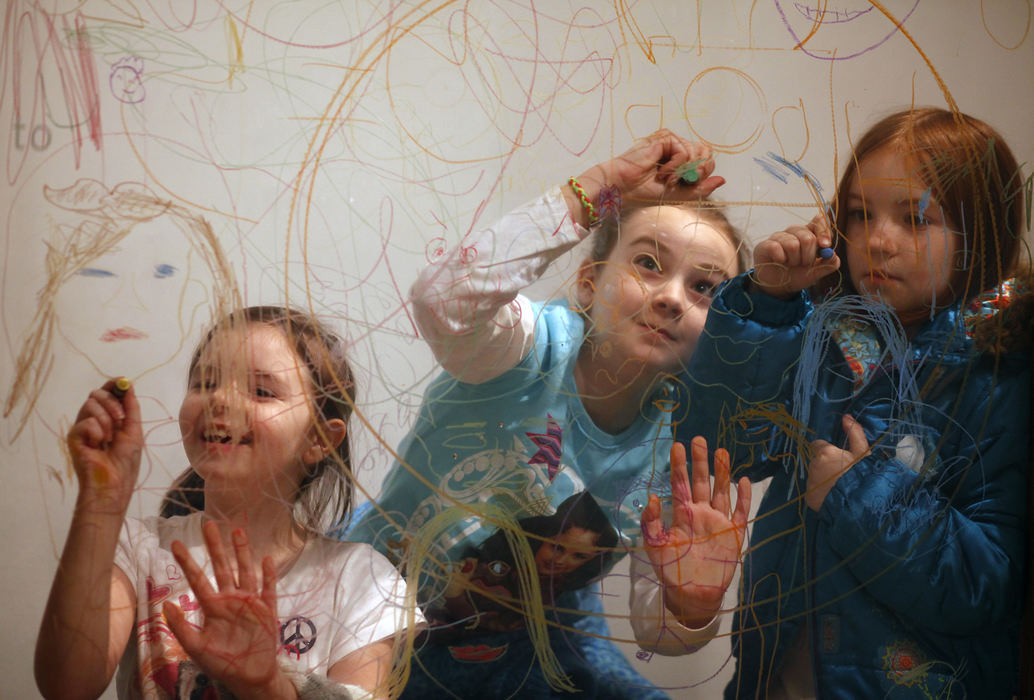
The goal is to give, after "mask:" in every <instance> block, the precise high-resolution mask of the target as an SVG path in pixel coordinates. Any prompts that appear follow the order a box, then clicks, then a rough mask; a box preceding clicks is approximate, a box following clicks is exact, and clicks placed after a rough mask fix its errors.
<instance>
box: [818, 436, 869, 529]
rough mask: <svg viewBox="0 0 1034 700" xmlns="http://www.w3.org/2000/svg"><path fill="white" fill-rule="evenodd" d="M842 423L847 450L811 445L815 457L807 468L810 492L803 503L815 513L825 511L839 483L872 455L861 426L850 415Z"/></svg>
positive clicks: (825, 445) (820, 443)
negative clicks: (825, 505) (862, 460)
mask: <svg viewBox="0 0 1034 700" xmlns="http://www.w3.org/2000/svg"><path fill="white" fill-rule="evenodd" d="M842 422H843V426H844V432H845V433H846V434H847V449H846V450H842V449H840V448H839V447H837V446H836V445H832V444H830V443H828V442H826V441H825V440H815V441H814V442H812V443H811V446H812V450H813V453H812V454H813V456H812V458H811V464H810V465H808V491H807V493H805V494H804V502H805V503H807V504H808V507H809V508H811V509H812V510H814V511H818V510H819V509H820V508H821V507H822V504H823V502H824V501H825V500H826V496H827V495H828V494H829V492H830V491H831V490H832V489H833V486H834V485H835V484H836V483H837V480H839V479H840V477H841V476H843V475H844V474H845V473H847V470H848V469H850V468H851V467H853V466H854V465H855V464H856V463H857V462H858V461H859V460H860V459H862V458H863V457H865V456H867V455H868V454H869V440H868V439H867V438H866V437H865V429H864V428H862V424H861V423H859V422H858V421H856V420H855V419H854V418H853V417H852V416H849V415H844V417H843V419H842Z"/></svg>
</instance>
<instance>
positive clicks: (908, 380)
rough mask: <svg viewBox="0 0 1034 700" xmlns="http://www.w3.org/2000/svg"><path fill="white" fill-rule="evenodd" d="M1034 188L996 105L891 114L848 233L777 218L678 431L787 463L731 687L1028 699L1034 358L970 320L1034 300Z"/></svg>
mask: <svg viewBox="0 0 1034 700" xmlns="http://www.w3.org/2000/svg"><path fill="white" fill-rule="evenodd" d="M1024 184H1025V183H1024V182H1023V179H1022V176H1021V174H1020V170H1019V167H1018V166H1017V164H1016V160H1015V159H1014V157H1013V156H1012V154H1011V153H1010V151H1009V149H1008V147H1007V146H1006V144H1005V142H1004V141H1003V140H1002V138H1001V137H1000V136H999V135H998V134H997V133H996V132H995V131H994V130H993V129H991V128H990V127H989V126H987V125H986V124H984V123H982V122H980V121H979V120H976V119H973V118H971V117H968V116H966V115H964V114H960V113H958V112H951V111H946V110H940V109H932V108H925V109H911V110H907V111H903V112H899V113H897V114H893V115H891V116H889V117H887V118H885V119H883V120H882V121H880V122H879V123H877V124H876V125H875V126H873V127H872V128H871V129H870V130H869V131H868V132H867V133H866V134H865V135H864V136H863V137H862V138H861V139H860V140H859V141H858V142H857V144H856V146H855V150H854V153H853V154H852V156H851V157H850V158H849V159H848V165H847V168H846V171H845V173H844V175H843V178H842V179H841V181H840V186H839V188H838V191H837V195H836V201H835V203H834V206H833V208H832V211H833V215H831V216H830V217H828V218H829V219H832V220H833V221H832V222H831V223H832V224H833V225H834V227H833V229H832V230H831V227H830V223H828V219H827V217H826V216H825V215H820V216H817V217H815V219H813V220H812V221H811V222H810V223H808V224H807V225H804V226H792V227H790V228H788V229H787V230H785V231H781V232H779V233H776V234H775V235H773V236H771V237H770V238H768V239H767V240H765V241H764V242H762V243H760V244H759V245H758V246H757V247H756V248H755V250H754V269H753V270H752V271H751V272H750V273H748V274H745V275H742V276H740V277H737V278H734V279H733V280H730V281H729V282H728V283H727V284H726V285H725V286H724V287H723V289H722V290H721V291H720V292H719V293H718V295H717V297H716V298H715V300H714V303H713V305H712V307H711V310H710V312H709V315H708V318H707V323H706V326H705V329H704V332H703V334H702V336H701V338H700V341H699V344H698V346H697V350H696V353H695V354H694V356H693V360H692V363H691V364H690V368H689V374H690V377H691V381H692V383H691V389H690V397H689V398H690V401H691V404H690V407H689V408H690V410H689V419H688V420H687V421H686V422H685V423H684V424H682V425H681V426H680V428H679V436H680V439H682V440H684V441H688V440H689V438H691V437H692V436H694V435H698V434H699V435H704V436H706V437H707V438H708V443H709V444H710V445H712V446H718V447H725V448H728V449H729V450H730V452H731V453H732V455H733V457H732V459H733V469H734V476H735V475H736V472H737V470H738V471H739V473H740V474H746V475H748V476H749V477H750V478H751V479H752V480H755V481H756V480H761V479H765V478H768V477H771V478H772V481H771V483H770V485H769V488H768V491H767V493H766V495H765V497H764V500H763V501H762V504H761V507H760V511H759V515H758V516H757V519H756V521H755V524H754V529H753V534H752V538H751V542H752V546H751V548H750V551H749V552H748V555H747V558H746V560H745V563H744V580H743V584H742V586H741V589H740V601H739V609H738V611H737V619H736V627H735V634H734V643H733V646H734V652H735V654H736V656H737V660H738V666H737V673H736V675H735V676H734V678H733V680H732V681H731V683H730V685H729V687H728V688H727V691H726V694H727V696H728V697H736V698H739V697H750V698H753V697H761V698H766V697H767V698H791V697H792V698H811V697H819V698H897V697H905V698H911V697H915V698H965V697H968V698H978V697H979V698H997V697H1011V696H1012V694H1013V692H1014V690H1015V687H1016V677H1017V669H1018V666H1019V659H1018V643H1017V638H1018V628H1019V616H1020V601H1021V597H1022V596H1021V591H1022V590H1023V561H1024V527H1025V526H1024V518H1025V492H1026V479H1027V474H1026V467H1027V460H1028V454H1027V451H1028V448H1027V445H1028V436H1027V434H1026V429H1027V426H1028V425H1029V415H1030V370H1029V367H1030V361H1029V356H1028V355H1026V354H1023V353H1015V352H1007V351H1002V350H1001V349H1000V348H999V349H998V350H988V349H987V347H986V344H983V345H980V346H978V345H977V344H975V343H974V339H973V337H972V335H973V329H974V327H975V324H976V323H977V322H978V321H979V322H982V324H983V325H986V324H987V322H988V321H990V322H991V324H992V325H993V324H994V321H995V319H996V317H997V314H998V312H999V311H1000V310H1001V309H1002V308H1004V307H1005V306H1007V305H1008V303H1009V301H1010V299H1011V298H1012V295H1014V294H1016V293H1017V292H1018V291H1022V290H1018V289H1017V285H1016V283H1014V282H1010V281H1004V280H1007V278H1008V277H1009V275H1010V273H1011V271H1012V269H1013V267H1014V266H1015V265H1016V263H1017V260H1018V258H1019V256H1020V252H1021V250H1024V248H1023V239H1022V234H1023V223H1024V222H1023V212H1024V206H1023V189H1024ZM824 248H826V249H832V250H826V251H823V250H822V249H824ZM831 253H832V254H831ZM986 290H991V291H990V292H987V291H986ZM1028 328H1029V325H1028ZM991 345H994V344H993V343H992V344H991Z"/></svg>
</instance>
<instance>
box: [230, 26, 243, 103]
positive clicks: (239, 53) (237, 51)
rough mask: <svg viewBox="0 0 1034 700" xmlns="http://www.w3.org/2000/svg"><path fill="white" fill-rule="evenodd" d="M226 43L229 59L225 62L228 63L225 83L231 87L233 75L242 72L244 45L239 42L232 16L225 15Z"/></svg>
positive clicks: (238, 34)
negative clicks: (228, 69) (228, 70)
mask: <svg viewBox="0 0 1034 700" xmlns="http://www.w3.org/2000/svg"><path fill="white" fill-rule="evenodd" d="M226 40H227V41H226V43H227V48H228V50H229V54H230V55H229V59H228V60H227V64H228V65H229V68H230V72H229V75H227V76H226V81H227V83H228V84H229V85H230V86H231V87H233V76H234V75H236V74H237V73H243V72H244V71H245V68H244V46H243V45H242V44H241V37H240V33H238V31H237V23H236V22H234V21H233V17H231V16H230V15H226Z"/></svg>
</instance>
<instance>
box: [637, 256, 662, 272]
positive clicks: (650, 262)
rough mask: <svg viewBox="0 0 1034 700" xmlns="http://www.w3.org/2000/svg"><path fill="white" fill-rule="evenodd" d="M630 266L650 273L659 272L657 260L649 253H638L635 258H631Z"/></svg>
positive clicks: (659, 265) (659, 266) (659, 267)
mask: <svg viewBox="0 0 1034 700" xmlns="http://www.w3.org/2000/svg"><path fill="white" fill-rule="evenodd" d="M632 264H633V265H635V266H636V267H641V268H642V269H644V270H649V271H651V272H660V269H661V264H660V263H659V262H658V261H657V258H655V257H654V256H653V255H651V254H649V253H640V254H639V255H637V256H635V257H634V258H632Z"/></svg>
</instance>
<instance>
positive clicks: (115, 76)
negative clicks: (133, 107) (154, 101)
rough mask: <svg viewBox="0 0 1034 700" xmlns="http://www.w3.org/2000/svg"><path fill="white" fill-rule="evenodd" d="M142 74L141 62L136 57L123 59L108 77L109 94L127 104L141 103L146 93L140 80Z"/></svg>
mask: <svg viewBox="0 0 1034 700" xmlns="http://www.w3.org/2000/svg"><path fill="white" fill-rule="evenodd" d="M142 72H143V61H142V60H141V59H140V58H138V57H136V56H132V57H129V58H124V59H122V60H121V61H119V62H118V63H116V64H115V65H114V66H113V67H112V69H111V73H110V75H109V76H108V84H109V86H110V87H111V94H112V95H114V96H115V99H117V100H118V101H119V102H125V103H127V104H136V103H137V102H143V101H144V97H145V94H146V93H145V89H144V83H143V81H142V80H141V73H142Z"/></svg>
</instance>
